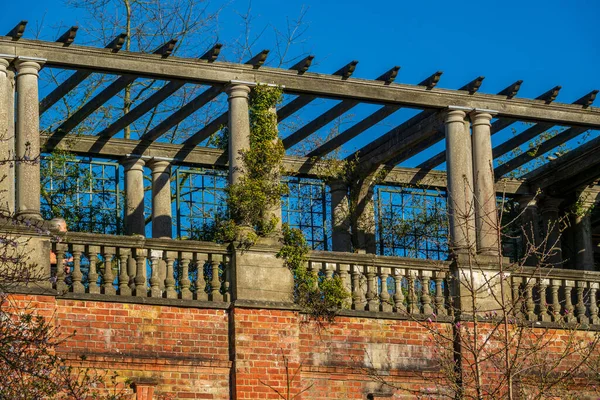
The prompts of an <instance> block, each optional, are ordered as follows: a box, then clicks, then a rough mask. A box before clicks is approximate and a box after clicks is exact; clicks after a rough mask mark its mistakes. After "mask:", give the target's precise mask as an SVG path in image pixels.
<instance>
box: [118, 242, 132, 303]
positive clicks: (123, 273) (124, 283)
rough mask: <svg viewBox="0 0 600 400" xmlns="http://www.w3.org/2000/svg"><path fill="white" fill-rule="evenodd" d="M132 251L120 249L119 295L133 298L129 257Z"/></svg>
mask: <svg viewBox="0 0 600 400" xmlns="http://www.w3.org/2000/svg"><path fill="white" fill-rule="evenodd" d="M130 255H131V249H127V248H122V247H119V295H121V296H131V288H130V287H129V256H130Z"/></svg>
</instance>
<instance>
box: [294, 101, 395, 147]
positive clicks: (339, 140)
mask: <svg viewBox="0 0 600 400" xmlns="http://www.w3.org/2000/svg"><path fill="white" fill-rule="evenodd" d="M399 109H400V107H399V106H383V107H381V108H380V109H379V110H377V111H375V112H374V113H373V114H371V115H369V116H368V117H366V118H365V119H363V120H362V121H360V122H357V123H356V124H354V125H352V126H351V127H350V128H348V129H346V130H345V131H344V132H341V133H340V134H339V135H337V136H335V137H334V138H332V139H330V140H328V141H327V142H325V143H323V144H322V145H321V146H319V147H318V148H316V149H314V150H313V151H311V152H310V153H308V154H307V155H306V157H309V158H310V157H323V156H325V155H327V154H329V153H331V152H332V151H334V150H335V149H337V148H339V147H340V146H342V145H343V144H344V143H346V142H348V141H350V140H352V139H353V138H355V137H356V136H358V135H359V134H361V133H362V132H364V131H366V130H367V129H369V128H370V127H372V126H373V125H375V124H377V123H379V122H381V121H383V120H384V119H385V118H387V117H388V116H390V115H392V114H393V113H395V112H396V111H398V110H399Z"/></svg>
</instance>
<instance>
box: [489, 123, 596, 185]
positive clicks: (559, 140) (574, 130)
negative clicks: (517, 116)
mask: <svg viewBox="0 0 600 400" xmlns="http://www.w3.org/2000/svg"><path fill="white" fill-rule="evenodd" d="M538 125H539V124H538ZM536 126H537V125H536ZM585 131H587V128H580V127H575V126H573V127H571V128H569V129H566V130H565V131H563V132H560V133H558V134H557V135H556V136H553V137H551V138H550V139H548V140H546V141H544V142H542V143H541V144H540V145H539V146H537V147H536V148H533V149H528V150H527V151H524V152H523V153H522V154H520V155H518V156H517V157H515V158H513V159H511V160H508V161H507V162H505V163H504V164H502V165H499V166H498V167H496V168H495V169H494V175H495V176H496V178H500V177H502V176H504V175H506V174H508V173H509V172H511V171H513V170H515V169H517V168H519V167H520V166H522V165H524V164H527V163H528V162H529V161H531V160H533V159H534V158H536V157H539V156H541V155H543V154H546V153H547V152H549V151H550V150H552V149H555V148H556V147H558V146H560V145H562V144H563V143H566V142H568V141H569V140H571V139H573V138H574V137H577V136H579V135H580V134H582V133H583V132H585Z"/></svg>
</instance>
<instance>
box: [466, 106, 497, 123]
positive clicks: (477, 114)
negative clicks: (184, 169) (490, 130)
mask: <svg viewBox="0 0 600 400" xmlns="http://www.w3.org/2000/svg"><path fill="white" fill-rule="evenodd" d="M469 117H470V118H471V125H472V126H479V125H487V126H491V125H492V122H491V121H492V118H493V116H492V114H490V113H489V112H486V111H479V110H476V109H475V110H473V111H471V112H470V113H469Z"/></svg>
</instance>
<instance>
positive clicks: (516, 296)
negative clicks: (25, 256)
mask: <svg viewBox="0 0 600 400" xmlns="http://www.w3.org/2000/svg"><path fill="white" fill-rule="evenodd" d="M522 282H523V278H521V277H520V276H513V277H512V297H513V307H514V308H513V314H514V316H515V317H516V318H522V317H523V309H522V308H523V294H522V292H521V283H522Z"/></svg>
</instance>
